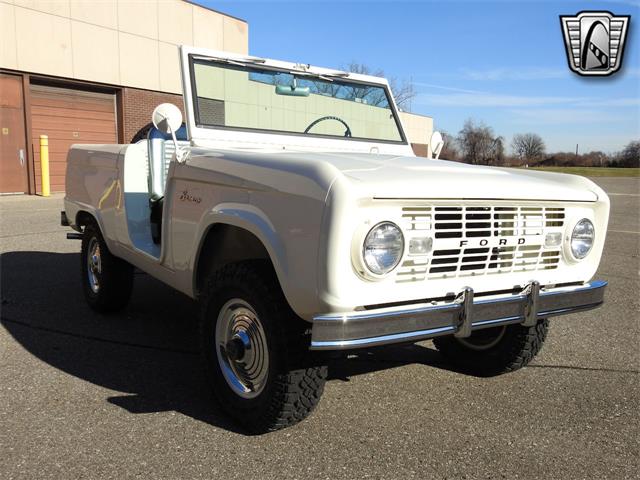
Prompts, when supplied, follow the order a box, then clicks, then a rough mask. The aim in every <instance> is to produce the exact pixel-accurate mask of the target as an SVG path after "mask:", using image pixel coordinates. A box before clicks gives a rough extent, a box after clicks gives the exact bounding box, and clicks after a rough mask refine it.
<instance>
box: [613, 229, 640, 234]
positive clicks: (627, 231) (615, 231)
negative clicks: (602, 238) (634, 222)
mask: <svg viewBox="0 0 640 480" xmlns="http://www.w3.org/2000/svg"><path fill="white" fill-rule="evenodd" d="M607 231H608V232H611V233H631V234H633V235H640V232H632V231H631V230H607Z"/></svg>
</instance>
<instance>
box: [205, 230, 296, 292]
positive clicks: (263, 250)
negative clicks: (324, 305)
mask: <svg viewBox="0 0 640 480" xmlns="http://www.w3.org/2000/svg"><path fill="white" fill-rule="evenodd" d="M265 243H266V242H264V241H263V239H261V238H260V234H259V233H257V232H255V231H251V230H250V229H249V228H246V227H244V226H240V225H235V224H233V223H228V222H216V223H212V224H210V225H209V226H208V227H207V229H206V230H205V233H204V235H203V236H202V240H201V241H200V245H199V247H198V251H197V255H196V257H195V264H194V270H193V272H194V278H193V285H194V293H195V295H196V296H197V295H198V294H199V292H200V291H201V290H202V287H203V285H204V282H205V280H206V278H207V276H208V275H209V274H210V273H212V272H214V271H216V270H219V269H220V268H222V267H224V266H225V265H229V264H230V263H236V262H242V261H249V260H266V261H267V262H268V263H269V265H270V266H271V268H272V269H273V270H274V272H275V274H276V277H277V278H278V283H279V285H280V288H281V289H282V291H283V292H284V291H285V290H284V288H283V284H282V282H281V271H279V270H281V269H280V268H278V267H279V264H278V263H277V260H276V261H274V258H273V254H272V252H270V251H269V250H270V249H269V248H268V247H267V245H265ZM285 297H286V293H285Z"/></svg>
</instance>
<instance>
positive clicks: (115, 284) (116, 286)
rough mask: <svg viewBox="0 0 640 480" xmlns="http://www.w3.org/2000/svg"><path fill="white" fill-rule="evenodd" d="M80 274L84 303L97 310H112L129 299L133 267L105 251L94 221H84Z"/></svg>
mask: <svg viewBox="0 0 640 480" xmlns="http://www.w3.org/2000/svg"><path fill="white" fill-rule="evenodd" d="M80 274H81V275H82V289H83V290H84V296H85V298H86V300H87V303H88V304H89V306H90V307H91V308H92V309H94V310H96V311H97V312H103V313H105V312H115V311H117V310H120V309H122V308H124V307H125V306H126V305H127V303H128V302H129V298H130V297H131V290H132V289H133V267H132V266H131V264H129V263H127V262H125V261H124V260H122V259H121V258H118V257H116V256H114V255H113V254H112V253H111V252H110V251H109V249H108V248H107V244H106V242H105V241H104V238H103V237H102V234H101V233H100V229H99V228H98V226H97V225H95V224H94V223H90V224H89V225H87V226H86V227H85V228H84V233H83V235H82V253H81V255H80Z"/></svg>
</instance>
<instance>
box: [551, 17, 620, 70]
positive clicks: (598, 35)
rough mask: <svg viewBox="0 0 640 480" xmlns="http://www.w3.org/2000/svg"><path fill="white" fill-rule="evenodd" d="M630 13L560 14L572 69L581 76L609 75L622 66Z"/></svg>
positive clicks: (568, 59)
mask: <svg viewBox="0 0 640 480" xmlns="http://www.w3.org/2000/svg"><path fill="white" fill-rule="evenodd" d="M630 19H631V17H630V16H629V15H618V16H616V15H613V14H612V13H611V12H592V11H584V12H580V13H578V14H577V15H576V16H568V15H560V24H561V26H562V33H563V34H564V43H565V45H566V47H567V61H568V62H569V68H570V69H571V70H573V71H574V72H576V73H577V74H578V75H584V76H606V75H611V74H612V73H615V72H617V71H618V70H619V69H620V66H621V65H622V53H623V50H624V42H625V40H626V39H627V28H628V26H629V20H630Z"/></svg>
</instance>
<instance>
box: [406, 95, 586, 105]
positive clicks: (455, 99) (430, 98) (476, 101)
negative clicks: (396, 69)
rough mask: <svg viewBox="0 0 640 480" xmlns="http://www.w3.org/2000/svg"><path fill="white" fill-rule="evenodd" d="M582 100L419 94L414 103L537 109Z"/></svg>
mask: <svg viewBox="0 0 640 480" xmlns="http://www.w3.org/2000/svg"><path fill="white" fill-rule="evenodd" d="M584 100H585V99H583V98H577V97H537V96H526V95H504V94H493V93H451V94H428V93H421V94H419V95H418V96H417V97H416V99H415V100H414V103H416V104H421V105H428V106H438V107H539V106H544V105H562V104H571V103H573V104H575V103H577V102H581V101H584Z"/></svg>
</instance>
